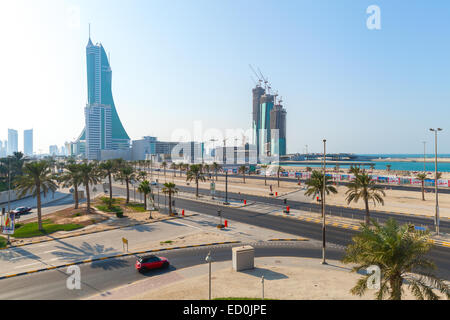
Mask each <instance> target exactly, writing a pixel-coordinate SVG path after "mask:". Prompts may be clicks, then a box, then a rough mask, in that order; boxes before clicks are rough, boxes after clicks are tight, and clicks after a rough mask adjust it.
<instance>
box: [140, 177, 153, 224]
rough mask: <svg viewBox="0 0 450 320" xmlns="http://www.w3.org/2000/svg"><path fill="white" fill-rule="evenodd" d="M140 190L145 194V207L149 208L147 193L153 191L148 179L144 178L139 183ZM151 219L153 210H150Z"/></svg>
mask: <svg viewBox="0 0 450 320" xmlns="http://www.w3.org/2000/svg"><path fill="white" fill-rule="evenodd" d="M137 190H138V192H140V193H143V194H144V208H145V210H147V195H148V194H150V193H151V192H152V187H151V186H150V182H149V181H148V180H144V181H142V182H141V183H140V184H139V187H138V189H137ZM150 219H152V211H151V210H150Z"/></svg>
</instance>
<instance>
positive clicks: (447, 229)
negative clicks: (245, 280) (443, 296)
mask: <svg viewBox="0 0 450 320" xmlns="http://www.w3.org/2000/svg"><path fill="white" fill-rule="evenodd" d="M177 187H178V189H180V190H181V191H183V192H190V193H194V192H195V187H187V186H177ZM199 193H200V194H202V195H209V194H210V193H209V190H206V189H199ZM224 194H225V193H224V192H223V191H217V190H216V196H217V197H222V198H224V197H225V195H224ZM228 198H229V199H234V200H240V199H242V198H245V199H246V200H247V201H255V202H260V203H267V204H272V205H277V206H282V205H283V204H284V200H283V199H282V198H269V197H261V196H255V195H248V194H246V195H243V194H242V195H240V194H238V193H232V192H228ZM287 203H288V205H289V206H290V207H291V208H292V209H298V210H303V211H312V212H321V210H322V209H321V206H320V204H315V203H310V202H300V201H293V200H288V201H287ZM326 212H327V214H330V212H331V214H332V215H334V216H340V217H346V218H352V219H353V218H354V219H359V220H361V221H363V220H364V216H365V212H364V210H361V209H353V208H346V207H338V206H332V205H327V206H326ZM371 217H372V218H374V219H375V220H377V219H378V221H380V222H385V221H386V220H387V219H389V218H394V219H396V220H397V221H398V222H400V223H413V224H415V225H418V226H426V227H428V228H429V229H430V230H434V219H433V218H431V217H422V216H414V215H406V214H401V213H384V212H377V211H372V212H371ZM440 231H441V232H444V233H450V220H449V219H441V221H440Z"/></svg>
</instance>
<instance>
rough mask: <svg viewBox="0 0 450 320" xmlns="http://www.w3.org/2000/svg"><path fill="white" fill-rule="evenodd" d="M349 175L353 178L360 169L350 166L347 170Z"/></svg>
mask: <svg viewBox="0 0 450 320" xmlns="http://www.w3.org/2000/svg"><path fill="white" fill-rule="evenodd" d="M348 172H349V173H352V174H354V175H355V176H356V175H358V174H359V173H360V172H361V169H360V168H358V167H357V166H353V165H352V166H350V170H348Z"/></svg>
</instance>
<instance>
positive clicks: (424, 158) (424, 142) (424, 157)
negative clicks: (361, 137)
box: [422, 141, 427, 173]
mask: <svg viewBox="0 0 450 320" xmlns="http://www.w3.org/2000/svg"><path fill="white" fill-rule="evenodd" d="M422 143H423V172H424V173H425V171H427V169H426V168H425V162H426V156H425V153H426V148H425V145H426V144H427V142H426V141H422Z"/></svg>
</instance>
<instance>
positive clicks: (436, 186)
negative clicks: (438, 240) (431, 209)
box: [430, 128, 442, 235]
mask: <svg viewBox="0 0 450 320" xmlns="http://www.w3.org/2000/svg"><path fill="white" fill-rule="evenodd" d="M430 131H432V132H434V192H435V196H436V209H435V217H434V224H435V226H436V234H437V235H439V201H438V170H437V165H438V161H437V152H438V151H437V133H438V132H439V131H442V129H441V128H436V129H433V128H431V129H430Z"/></svg>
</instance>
